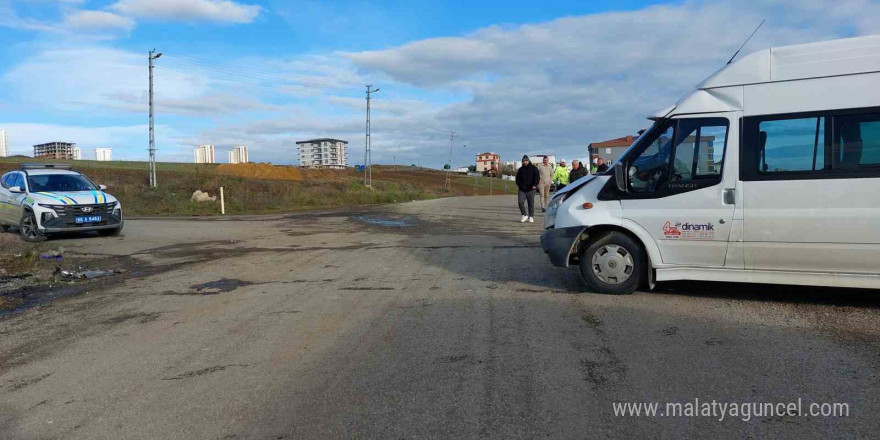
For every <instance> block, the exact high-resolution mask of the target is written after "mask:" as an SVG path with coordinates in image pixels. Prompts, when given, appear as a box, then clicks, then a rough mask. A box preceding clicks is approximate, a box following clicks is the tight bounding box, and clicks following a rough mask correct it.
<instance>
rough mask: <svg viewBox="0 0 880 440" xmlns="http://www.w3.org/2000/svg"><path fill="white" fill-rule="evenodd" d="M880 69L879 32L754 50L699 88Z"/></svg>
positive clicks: (724, 68)
mask: <svg viewBox="0 0 880 440" xmlns="http://www.w3.org/2000/svg"><path fill="white" fill-rule="evenodd" d="M870 72H880V35H869V36H865V37H855V38H844V39H840V40H831V41H821V42H818V43H808V44H798V45H794V46H782V47H771V48H769V49H764V50H759V51H757V52H752V53H750V54H748V55H746V56H744V57H743V58H741V59H739V60H738V61H736V62H734V63H731V64H728V65H726V66H724V67H723V68H722V69H721V70H719V71H717V72H715V73H714V74H713V75H712V76H710V77H709V78H707V79H706V80H705V81H703V82H702V83H700V85H698V86H697V88H698V89H712V88H718V87H729V86H741V85H746V84H758V83H767V82H777V81H792V80H798V79H808V78H821V77H827V76H840V75H853V74H859V73H870Z"/></svg>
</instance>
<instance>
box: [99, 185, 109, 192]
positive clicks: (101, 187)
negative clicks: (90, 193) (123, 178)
mask: <svg viewBox="0 0 880 440" xmlns="http://www.w3.org/2000/svg"><path fill="white" fill-rule="evenodd" d="M98 189H100V190H101V191H104V190H105V189H107V185H98Z"/></svg>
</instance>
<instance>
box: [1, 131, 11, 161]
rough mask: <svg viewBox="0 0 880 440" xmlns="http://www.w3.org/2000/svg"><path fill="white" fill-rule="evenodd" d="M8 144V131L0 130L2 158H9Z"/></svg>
mask: <svg viewBox="0 0 880 440" xmlns="http://www.w3.org/2000/svg"><path fill="white" fill-rule="evenodd" d="M6 142H7V140H6V130H0V157H9V146H7V145H6Z"/></svg>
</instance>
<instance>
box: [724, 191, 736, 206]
mask: <svg viewBox="0 0 880 440" xmlns="http://www.w3.org/2000/svg"><path fill="white" fill-rule="evenodd" d="M721 203H724V204H725V205H735V204H736V190H735V189H733V188H729V189H725V190H724V192H723V193H722V194H721Z"/></svg>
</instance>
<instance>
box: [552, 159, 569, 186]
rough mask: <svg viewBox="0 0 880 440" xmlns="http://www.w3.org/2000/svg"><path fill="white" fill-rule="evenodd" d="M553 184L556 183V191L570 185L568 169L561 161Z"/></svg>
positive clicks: (555, 172) (554, 175)
mask: <svg viewBox="0 0 880 440" xmlns="http://www.w3.org/2000/svg"><path fill="white" fill-rule="evenodd" d="M553 182H554V183H556V189H557V190H558V189H559V188H562V187H563V186H565V185H568V168H566V167H565V161H564V160H563V161H560V162H559V166H557V167H556V171H554V172H553Z"/></svg>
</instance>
